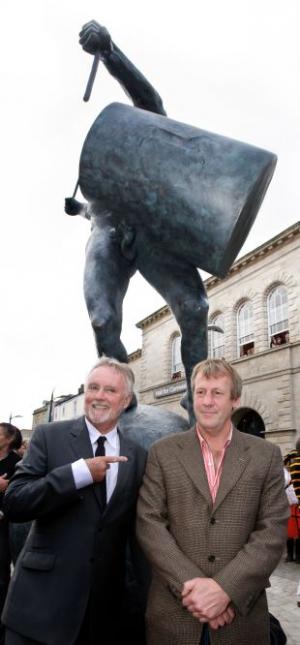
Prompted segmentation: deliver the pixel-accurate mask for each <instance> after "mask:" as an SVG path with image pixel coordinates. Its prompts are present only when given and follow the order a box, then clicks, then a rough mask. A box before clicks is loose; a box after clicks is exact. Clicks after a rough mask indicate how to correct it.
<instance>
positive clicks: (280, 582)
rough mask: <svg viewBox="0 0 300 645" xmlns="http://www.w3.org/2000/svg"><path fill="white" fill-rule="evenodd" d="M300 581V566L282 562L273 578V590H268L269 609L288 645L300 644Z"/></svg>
mask: <svg viewBox="0 0 300 645" xmlns="http://www.w3.org/2000/svg"><path fill="white" fill-rule="evenodd" d="M299 580H300V564H295V563H294V562H284V561H282V562H280V564H279V565H278V567H277V569H275V571H274V573H273V575H272V576H271V585H272V586H271V588H270V589H268V590H267V595H268V603H269V609H270V612H271V613H272V614H274V616H276V618H278V620H280V623H281V625H282V628H283V629H284V631H285V633H286V636H287V645H299V643H300V607H298V606H297V599H296V591H297V587H298V583H299Z"/></svg>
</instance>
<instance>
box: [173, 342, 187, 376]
mask: <svg viewBox="0 0 300 645" xmlns="http://www.w3.org/2000/svg"><path fill="white" fill-rule="evenodd" d="M171 352H172V368H171V376H172V378H179V377H180V376H183V369H184V368H183V363H182V359H181V336H179V335H177V336H174V338H173V340H172V348H171Z"/></svg>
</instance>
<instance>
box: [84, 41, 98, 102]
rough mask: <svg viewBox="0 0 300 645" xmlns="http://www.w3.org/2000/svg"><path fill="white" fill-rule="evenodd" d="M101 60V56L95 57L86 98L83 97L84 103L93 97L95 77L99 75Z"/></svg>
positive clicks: (96, 55)
mask: <svg viewBox="0 0 300 645" xmlns="http://www.w3.org/2000/svg"><path fill="white" fill-rule="evenodd" d="M99 60H100V55H99V54H98V53H97V54H95V56H94V60H93V64H92V69H91V72H90V75H89V80H88V82H87V86H86V90H85V93H84V97H83V100H84V101H88V100H89V98H90V96H91V92H92V89H93V85H94V80H95V77H96V74H97V69H98V65H99Z"/></svg>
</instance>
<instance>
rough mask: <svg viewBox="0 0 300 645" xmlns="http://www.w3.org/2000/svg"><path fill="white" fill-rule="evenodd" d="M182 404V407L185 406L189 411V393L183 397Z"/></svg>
mask: <svg viewBox="0 0 300 645" xmlns="http://www.w3.org/2000/svg"><path fill="white" fill-rule="evenodd" d="M180 405H181V407H182V408H184V410H187V411H188V409H189V399H188V395H187V394H185V395H184V396H183V397H182V399H181V400H180Z"/></svg>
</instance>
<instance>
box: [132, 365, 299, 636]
mask: <svg viewBox="0 0 300 645" xmlns="http://www.w3.org/2000/svg"><path fill="white" fill-rule="evenodd" d="M241 389H242V383H241V379H240V377H239V375H238V374H237V372H236V371H235V370H234V369H233V368H232V366H231V365H229V364H228V363H227V362H226V361H224V360H216V359H215V360H206V361H203V362H201V363H198V364H197V365H196V366H195V368H194V371H193V374H192V390H193V397H194V412H195V417H196V426H195V427H194V428H192V429H191V430H189V431H187V432H184V433H180V434H175V435H172V436H169V437H166V438H165V439H162V440H160V441H158V442H157V443H156V444H154V445H153V446H152V447H151V449H150V452H149V458H148V463H147V467H146V473H145V476H144V481H143V485H142V487H141V490H140V497H139V502H138V514H137V516H138V520H137V533H138V539H139V540H140V543H141V545H142V547H143V549H144V551H145V553H146V555H147V557H148V558H149V560H150V562H151V564H152V568H153V577H152V583H151V587H150V593H149V598H148V607H147V614H146V621H147V628H148V631H147V636H148V638H147V644H148V645H158V644H159V645H199V643H201V644H202V643H203V644H204V643H211V644H212V645H253V643H255V645H268V644H269V643H270V625H269V615H268V608H267V601H266V594H265V588H266V587H267V586H268V585H269V576H270V574H271V573H272V571H273V569H274V568H275V566H276V564H277V563H278V561H279V559H280V556H281V553H282V550H283V547H284V543H285V539H286V523H287V518H288V514H289V513H288V506H287V501H286V496H285V491H284V484H283V468H282V457H281V454H280V450H279V448H278V447H277V446H276V445H274V444H273V443H271V442H269V441H265V440H263V439H261V438H258V437H254V436H250V435H248V434H245V433H241V432H239V431H238V430H236V429H235V428H233V427H232V423H231V415H232V412H233V410H234V409H235V408H236V407H238V406H239V403H240V396H241Z"/></svg>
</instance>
